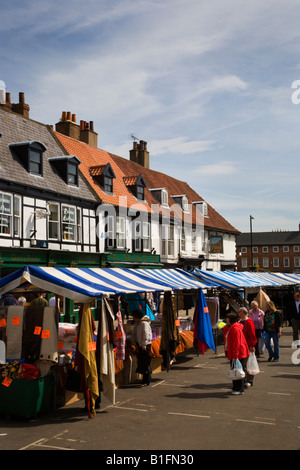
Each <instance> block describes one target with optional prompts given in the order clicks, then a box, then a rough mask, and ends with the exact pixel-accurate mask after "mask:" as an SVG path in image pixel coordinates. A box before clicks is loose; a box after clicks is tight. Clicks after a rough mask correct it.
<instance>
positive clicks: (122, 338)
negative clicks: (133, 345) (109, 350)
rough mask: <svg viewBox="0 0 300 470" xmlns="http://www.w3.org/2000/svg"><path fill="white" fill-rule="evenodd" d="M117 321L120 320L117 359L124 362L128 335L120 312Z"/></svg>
mask: <svg viewBox="0 0 300 470" xmlns="http://www.w3.org/2000/svg"><path fill="white" fill-rule="evenodd" d="M119 305H120V303H119ZM117 319H118V327H117V331H116V344H117V354H116V359H117V360H118V361H124V360H125V345H126V334H125V331H124V328H123V321H122V315H121V312H120V310H119V311H118V312H117Z"/></svg>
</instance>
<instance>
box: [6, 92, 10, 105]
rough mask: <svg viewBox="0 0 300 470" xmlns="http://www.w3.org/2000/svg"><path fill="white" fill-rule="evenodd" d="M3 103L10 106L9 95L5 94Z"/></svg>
mask: <svg viewBox="0 0 300 470" xmlns="http://www.w3.org/2000/svg"><path fill="white" fill-rule="evenodd" d="M5 101H6V104H10V93H6V95H5Z"/></svg>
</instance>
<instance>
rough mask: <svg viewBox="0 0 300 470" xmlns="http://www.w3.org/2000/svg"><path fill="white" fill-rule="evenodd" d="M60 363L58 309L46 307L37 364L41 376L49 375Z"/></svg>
mask: <svg viewBox="0 0 300 470" xmlns="http://www.w3.org/2000/svg"><path fill="white" fill-rule="evenodd" d="M57 362H58V330H57V322H56V307H45V308H44V318H43V329H42V333H41V348H40V359H39V360H38V361H37V362H36V365H37V367H38V368H39V369H40V372H41V375H47V374H48V373H49V370H50V368H51V367H52V366H53V364H55V363H57Z"/></svg>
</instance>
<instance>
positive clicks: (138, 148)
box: [129, 140, 149, 168]
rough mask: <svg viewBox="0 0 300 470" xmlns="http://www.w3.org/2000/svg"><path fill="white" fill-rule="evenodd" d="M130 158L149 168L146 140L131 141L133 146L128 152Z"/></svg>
mask: <svg viewBox="0 0 300 470" xmlns="http://www.w3.org/2000/svg"><path fill="white" fill-rule="evenodd" d="M129 156H130V160H131V161H132V162H135V163H138V164H139V165H142V166H143V167H144V168H149V152H148V151H147V142H145V141H144V140H140V142H139V143H137V142H135V141H134V142H133V148H132V150H130V152H129Z"/></svg>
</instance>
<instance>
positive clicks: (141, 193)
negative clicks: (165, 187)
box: [136, 185, 145, 201]
mask: <svg viewBox="0 0 300 470" xmlns="http://www.w3.org/2000/svg"><path fill="white" fill-rule="evenodd" d="M136 197H137V199H139V200H140V201H143V200H144V199H145V188H144V186H141V185H137V186H136Z"/></svg>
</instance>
